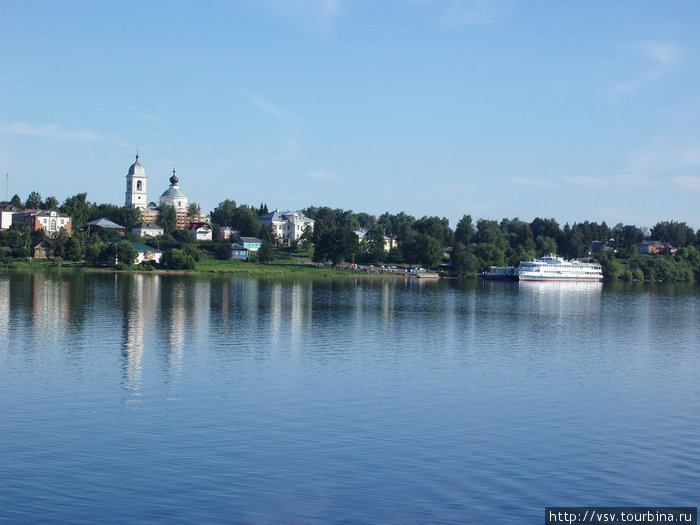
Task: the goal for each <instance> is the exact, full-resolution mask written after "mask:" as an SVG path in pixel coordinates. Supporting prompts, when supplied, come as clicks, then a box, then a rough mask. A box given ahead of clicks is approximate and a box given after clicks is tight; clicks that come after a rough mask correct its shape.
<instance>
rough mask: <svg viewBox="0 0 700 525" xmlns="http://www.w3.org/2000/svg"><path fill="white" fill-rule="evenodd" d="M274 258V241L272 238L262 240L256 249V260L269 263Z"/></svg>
mask: <svg viewBox="0 0 700 525" xmlns="http://www.w3.org/2000/svg"><path fill="white" fill-rule="evenodd" d="M274 258H275V242H274V241H273V240H272V239H267V240H265V241H263V243H262V245H261V246H260V249H259V250H258V262H259V263H260V264H270V263H271V262H272V260H273V259H274Z"/></svg>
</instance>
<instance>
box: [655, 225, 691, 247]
mask: <svg viewBox="0 0 700 525" xmlns="http://www.w3.org/2000/svg"><path fill="white" fill-rule="evenodd" d="M650 235H651V238H652V239H653V240H655V241H662V242H665V243H668V244H670V245H671V246H675V247H677V248H683V247H685V246H690V245H692V244H693V241H694V240H695V239H694V237H695V232H693V229H692V228H691V227H690V226H688V225H687V224H686V223H685V222H676V221H661V222H657V223H656V224H655V225H654V227H653V228H652V229H651V232H650Z"/></svg>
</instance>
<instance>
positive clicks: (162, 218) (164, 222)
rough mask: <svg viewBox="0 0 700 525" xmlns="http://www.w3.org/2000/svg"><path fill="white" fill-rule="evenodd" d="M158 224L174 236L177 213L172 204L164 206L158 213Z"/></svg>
mask: <svg viewBox="0 0 700 525" xmlns="http://www.w3.org/2000/svg"><path fill="white" fill-rule="evenodd" d="M156 222H157V223H158V224H159V225H160V226H162V227H163V229H164V230H165V233H166V234H172V233H173V232H174V231H175V230H176V225H177V213H176V212H175V206H173V205H172V204H163V205H162V206H161V207H160V211H159V212H158V219H157V220H156Z"/></svg>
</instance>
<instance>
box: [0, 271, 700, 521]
mask: <svg viewBox="0 0 700 525" xmlns="http://www.w3.org/2000/svg"><path fill="white" fill-rule="evenodd" d="M524 284H525V285H523V284H521V285H517V284H510V283H483V282H476V283H473V282H469V283H457V282H433V283H423V282H405V281H403V280H354V279H347V280H333V281H330V280H328V281H325V280H324V281H312V280H299V281H268V280H257V279H242V278H239V279H219V278H207V277H187V276H158V275H111V274H104V275H85V274H56V275H51V274H40V273H33V274H32V273H11V274H0V341H2V345H1V347H0V431H1V433H0V522H3V523H5V522H7V523H22V522H32V523H33V522H40V523H127V522H128V523H205V522H216V523H542V522H543V516H544V507H545V506H547V505H551V506H555V505H556V506H564V505H582V506H583V505H607V506H614V505H627V506H636V505H645V506H652V505H675V506H696V505H698V495H699V494H700V461H699V460H698V459H699V458H700V382H699V378H700V344H699V341H700V287H697V286H693V285H688V286H686V285H679V286H670V285H669V286H648V285H629V286H622V285H617V286H616V285H595V284H589V285H566V284H561V283H560V284H549V283H524Z"/></svg>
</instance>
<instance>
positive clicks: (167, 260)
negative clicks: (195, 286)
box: [160, 248, 195, 270]
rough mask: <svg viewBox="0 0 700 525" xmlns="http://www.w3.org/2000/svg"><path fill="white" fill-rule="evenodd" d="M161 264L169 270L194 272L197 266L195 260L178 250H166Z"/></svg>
mask: <svg viewBox="0 0 700 525" xmlns="http://www.w3.org/2000/svg"><path fill="white" fill-rule="evenodd" d="M160 263H161V264H162V265H163V266H164V267H165V268H167V269H169V270H192V269H194V266H195V260H194V258H193V257H192V256H191V255H188V254H187V253H185V252H184V251H182V250H178V249H177V248H172V249H169V250H165V251H164V252H163V256H162V257H161V260H160Z"/></svg>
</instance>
